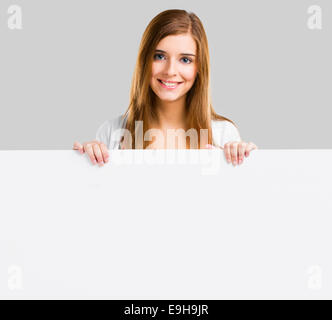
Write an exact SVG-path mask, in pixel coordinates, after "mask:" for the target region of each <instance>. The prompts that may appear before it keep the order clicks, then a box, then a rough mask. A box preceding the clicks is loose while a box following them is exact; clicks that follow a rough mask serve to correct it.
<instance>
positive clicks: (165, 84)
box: [157, 79, 182, 89]
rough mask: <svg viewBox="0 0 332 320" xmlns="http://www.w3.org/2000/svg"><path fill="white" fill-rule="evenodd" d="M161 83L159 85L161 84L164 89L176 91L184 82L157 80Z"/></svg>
mask: <svg viewBox="0 0 332 320" xmlns="http://www.w3.org/2000/svg"><path fill="white" fill-rule="evenodd" d="M157 80H158V81H159V83H160V84H161V86H162V87H163V88H167V89H175V88H177V87H178V86H179V85H180V84H181V83H182V82H174V81H173V82H166V81H162V80H160V79H157Z"/></svg>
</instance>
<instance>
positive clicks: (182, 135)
mask: <svg viewBox="0 0 332 320" xmlns="http://www.w3.org/2000/svg"><path fill="white" fill-rule="evenodd" d="M187 137H189V139H187ZM175 138H177V144H176V143H175ZM215 147H219V148H222V149H223V150H224V153H225V157H226V159H227V161H228V162H232V163H233V164H234V165H236V164H241V163H242V162H243V159H244V156H246V157H248V156H249V153H250V151H251V150H254V149H257V146H256V145H255V144H254V143H252V142H249V143H247V142H244V141H242V140H241V137H240V134H239V132H238V129H237V127H236V125H235V124H234V123H233V121H231V120H230V119H227V118H225V117H223V116H220V115H218V114H216V112H215V111H214V109H213V108H212V105H211V96H210V58H209V49H208V41H207V37H206V34H205V31H204V28H203V25H202V23H201V21H200V19H199V18H198V17H197V16H196V15H195V14H194V13H188V12H187V11H185V10H177V9H174V10H166V11H163V12H161V13H159V14H158V15H157V16H156V17H155V18H153V19H152V21H151V22H150V23H149V25H148V26H147V28H146V30H145V32H144V34H143V37H142V40H141V44H140V48H139V53H138V57H137V61H136V68H135V72H134V75H133V79H132V86H131V92H130V104H129V107H128V109H127V110H126V112H125V114H124V115H121V116H118V117H116V118H114V119H112V120H107V121H106V122H104V123H103V124H102V125H101V126H100V127H99V129H98V131H97V134H96V140H93V141H90V142H86V143H83V145H81V144H80V143H79V142H75V143H74V146H73V149H74V150H78V151H79V152H80V153H82V154H83V153H84V152H87V153H88V155H89V157H90V159H91V161H92V163H94V164H95V163H97V162H98V163H99V164H100V165H103V163H104V162H108V159H109V154H108V149H206V148H215Z"/></svg>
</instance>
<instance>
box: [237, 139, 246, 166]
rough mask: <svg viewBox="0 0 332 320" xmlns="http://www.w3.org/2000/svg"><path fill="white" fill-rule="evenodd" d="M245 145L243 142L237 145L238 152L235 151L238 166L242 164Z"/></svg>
mask: <svg viewBox="0 0 332 320" xmlns="http://www.w3.org/2000/svg"><path fill="white" fill-rule="evenodd" d="M246 145H247V144H246V143H245V142H240V143H239V145H238V151H237V156H238V164H241V163H242V162H243V157H244V152H245V150H246Z"/></svg>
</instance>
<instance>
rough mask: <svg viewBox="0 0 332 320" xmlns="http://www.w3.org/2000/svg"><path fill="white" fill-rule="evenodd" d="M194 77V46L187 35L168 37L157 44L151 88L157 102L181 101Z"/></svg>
mask: <svg viewBox="0 0 332 320" xmlns="http://www.w3.org/2000/svg"><path fill="white" fill-rule="evenodd" d="M196 74H197V62H196V43H195V41H194V39H193V38H192V36H191V35H190V34H181V35H171V36H167V37H165V38H164V39H162V40H161V41H160V42H159V43H158V45H157V47H156V51H155V52H154V56H153V62H152V76H151V81H150V86H151V88H152V90H153V92H154V93H155V94H156V95H157V97H159V99H161V100H163V101H175V100H178V99H179V98H181V97H183V96H184V95H185V94H186V93H187V92H188V91H189V90H190V88H191V87H192V85H193V84H194V82H195V78H196Z"/></svg>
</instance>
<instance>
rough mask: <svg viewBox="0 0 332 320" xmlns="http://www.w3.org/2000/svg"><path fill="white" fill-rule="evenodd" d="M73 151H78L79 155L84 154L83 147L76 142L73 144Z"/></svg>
mask: <svg viewBox="0 0 332 320" xmlns="http://www.w3.org/2000/svg"><path fill="white" fill-rule="evenodd" d="M73 150H78V151H79V152H80V153H84V150H83V146H82V145H81V144H80V143H79V142H78V141H75V142H74V146H73Z"/></svg>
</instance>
